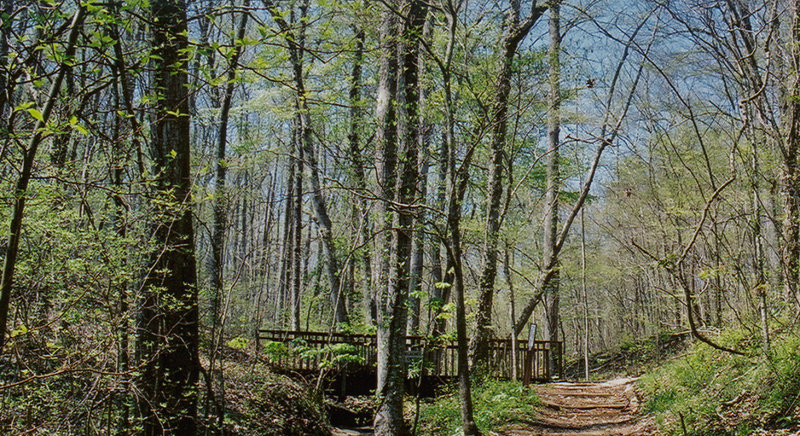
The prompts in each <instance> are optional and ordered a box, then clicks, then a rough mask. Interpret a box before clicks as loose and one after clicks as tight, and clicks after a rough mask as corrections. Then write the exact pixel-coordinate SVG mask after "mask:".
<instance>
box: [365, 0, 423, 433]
mask: <svg viewBox="0 0 800 436" xmlns="http://www.w3.org/2000/svg"><path fill="white" fill-rule="evenodd" d="M402 11H404V12H405V13H406V14H407V16H406V17H407V22H406V26H405V28H404V31H403V32H402V34H403V35H405V36H406V37H407V38H409V40H408V41H406V43H405V44H404V48H403V53H402V57H403V69H402V78H403V83H404V91H405V104H406V113H405V115H406V120H405V121H406V123H405V133H406V134H405V137H404V138H402V139H403V150H402V153H401V154H400V156H399V162H398V163H399V164H400V178H399V180H398V181H397V189H396V193H397V197H396V198H397V202H396V204H397V206H396V209H397V222H398V225H397V228H396V229H395V230H394V241H395V246H394V250H393V256H392V258H393V259H392V261H391V268H392V269H391V278H390V285H389V289H388V292H387V298H386V300H385V301H384V302H382V304H383V305H384V314H383V317H384V318H383V320H382V322H381V323H379V331H380V330H383V329H386V331H385V332H384V335H385V337H386V345H385V346H384V347H381V348H379V353H380V352H385V353H388V355H387V356H384V357H383V359H381V360H383V361H384V362H385V365H386V369H385V378H384V379H383V380H380V379H379V382H382V384H381V385H380V391H379V392H380V395H381V396H382V402H381V403H380V406H379V407H378V410H377V412H376V414H375V421H374V427H375V434H376V435H389V434H403V433H405V422H404V418H403V395H404V392H405V379H406V322H407V316H408V312H407V310H408V309H407V303H408V301H407V300H408V289H409V283H410V274H411V245H412V239H413V230H414V229H413V227H414V218H415V217H416V215H417V213H416V212H415V208H414V204H415V203H416V202H417V200H418V196H417V178H418V175H419V171H418V162H417V158H418V153H419V150H418V135H419V77H418V74H419V64H418V62H419V40H420V37H421V33H422V26H423V24H424V22H425V16H426V14H427V6H426V5H425V4H424V3H423V2H422V1H419V0H407V1H404V2H403V5H402ZM389 13H392V12H391V11H390V12H389ZM388 28H389V27H388V26H387V29H388ZM388 35H390V33H383V34H382V36H384V37H386V36H388ZM392 52H393V51H389V52H388V53H392ZM384 72H386V73H390V74H391V72H392V71H391V70H390V69H386V70H384V69H383V68H382V69H381V74H383V73H384ZM394 76H395V74H391V76H390V77H394ZM389 103H390V104H391V100H390V101H389ZM386 127H388V128H390V129H391V128H392V127H393V126H391V125H389V126H386ZM386 127H384V128H386ZM387 148H388V147H387ZM390 198H391V197H390Z"/></svg>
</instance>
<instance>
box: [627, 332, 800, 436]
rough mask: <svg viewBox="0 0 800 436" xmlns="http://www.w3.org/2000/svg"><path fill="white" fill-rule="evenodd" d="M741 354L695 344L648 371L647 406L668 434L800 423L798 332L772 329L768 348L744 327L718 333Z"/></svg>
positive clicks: (645, 379) (746, 431)
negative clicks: (771, 337)
mask: <svg viewBox="0 0 800 436" xmlns="http://www.w3.org/2000/svg"><path fill="white" fill-rule="evenodd" d="M717 340H718V341H720V342H721V343H723V344H726V345H729V346H734V347H736V348H737V349H739V350H742V351H745V354H746V355H745V356H737V355H733V354H730V353H725V352H722V351H718V350H715V349H713V348H711V347H709V346H708V345H706V344H702V343H698V344H696V345H695V346H694V347H693V348H692V350H691V352H690V353H688V354H687V355H685V356H683V357H681V358H678V359H674V360H672V361H669V362H667V363H665V364H663V365H662V366H661V367H659V368H658V369H657V370H655V371H654V372H651V373H649V374H646V375H645V376H643V377H642V379H641V380H640V382H639V386H640V387H641V388H642V390H643V391H644V393H645V395H646V396H647V397H648V402H647V404H646V405H645V412H649V413H652V414H653V415H655V417H656V422H657V424H658V425H659V427H660V429H661V430H662V431H664V432H665V433H669V434H692V435H712V434H713V435H717V434H750V433H752V432H754V431H756V430H758V429H779V428H795V427H797V426H798V424H800V407H798V406H800V402H799V401H800V398H799V397H800V338H799V337H798V336H797V335H796V334H794V333H793V332H791V333H790V332H787V333H783V334H774V335H773V339H772V344H771V348H770V352H769V354H768V355H767V354H765V353H764V352H763V350H762V348H761V346H760V343H759V341H758V340H757V339H754V338H752V337H751V336H749V335H748V333H747V332H746V331H744V330H730V331H727V332H725V333H724V334H723V335H722V336H721V337H719V338H717Z"/></svg>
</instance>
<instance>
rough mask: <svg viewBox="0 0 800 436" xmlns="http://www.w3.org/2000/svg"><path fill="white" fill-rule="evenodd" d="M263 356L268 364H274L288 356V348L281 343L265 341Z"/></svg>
mask: <svg viewBox="0 0 800 436" xmlns="http://www.w3.org/2000/svg"><path fill="white" fill-rule="evenodd" d="M263 347H264V355H265V356H267V358H268V359H269V361H270V362H272V363H276V362H278V361H280V360H281V358H284V357H286V356H288V355H289V347H287V346H286V344H285V343H283V342H277V341H267V342H265V343H264V345H263Z"/></svg>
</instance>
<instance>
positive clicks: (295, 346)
mask: <svg viewBox="0 0 800 436" xmlns="http://www.w3.org/2000/svg"><path fill="white" fill-rule="evenodd" d="M257 342H258V349H259V350H262V349H265V350H267V352H269V353H270V354H271V355H272V357H273V359H275V363H276V364H278V365H279V366H281V367H282V368H284V369H286V370H292V371H318V370H319V369H321V368H322V367H323V366H328V367H330V366H338V367H341V368H345V367H346V368H349V370H351V371H353V370H361V371H363V370H364V369H371V368H374V367H375V363H376V356H377V338H376V336H375V335H363V334H344V333H326V332H302V331H286V330H259V332H258V336H257ZM276 343H277V344H282V345H279V346H278V347H275V345H273V344H276ZM339 344H347V345H346V346H342V345H339ZM262 347H263V348H262ZM457 349H458V347H457V345H456V343H455V341H432V340H430V338H428V337H425V336H411V335H410V336H406V350H407V358H408V363H409V367H410V368H421V370H418V371H416V372H415V373H416V374H421V375H423V376H428V377H440V378H450V377H455V376H456V375H457V369H458V367H457ZM512 352H515V353H516V354H517V356H516V357H517V359H516V364H517V371H516V374H517V378H518V379H519V380H524V381H533V382H548V381H551V380H553V379H555V378H561V379H563V378H564V373H563V368H564V365H563V354H562V345H561V342H559V341H535V342H534V344H532V348H531V349H529V348H528V343H527V342H526V341H517V347H516V350H512V345H511V339H491V340H490V341H489V365H488V367H489V370H490V371H492V373H493V374H492V375H493V376H495V377H497V378H501V379H511V377H512V374H513V371H512V366H513V359H512ZM337 356H338V357H337ZM551 356H552V357H551ZM551 359H552V364H551V365H548V362H549V361H550V360H551ZM412 372H414V371H412Z"/></svg>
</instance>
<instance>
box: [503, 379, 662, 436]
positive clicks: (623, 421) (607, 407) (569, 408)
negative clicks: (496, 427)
mask: <svg viewBox="0 0 800 436" xmlns="http://www.w3.org/2000/svg"><path fill="white" fill-rule="evenodd" d="M635 380H636V379H633V378H618V379H614V380H609V381H605V382H589V383H550V384H546V385H541V386H539V387H536V388H535V390H536V393H537V395H538V396H539V398H540V399H541V401H542V407H541V408H540V411H539V413H538V415H537V416H536V417H534V418H533V419H531V421H529V422H527V423H524V424H516V425H514V426H512V427H509V428H506V429H505V430H503V431H502V432H499V433H497V434H502V435H508V436H512V435H513V436H528V435H609V434H615V435H647V434H654V433H655V431H656V430H655V426H654V424H653V423H652V419H650V418H649V417H646V416H641V415H639V413H638V412H639V405H640V402H641V400H640V396H639V394H638V393H637V391H636V389H635V387H634V382H635Z"/></svg>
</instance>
